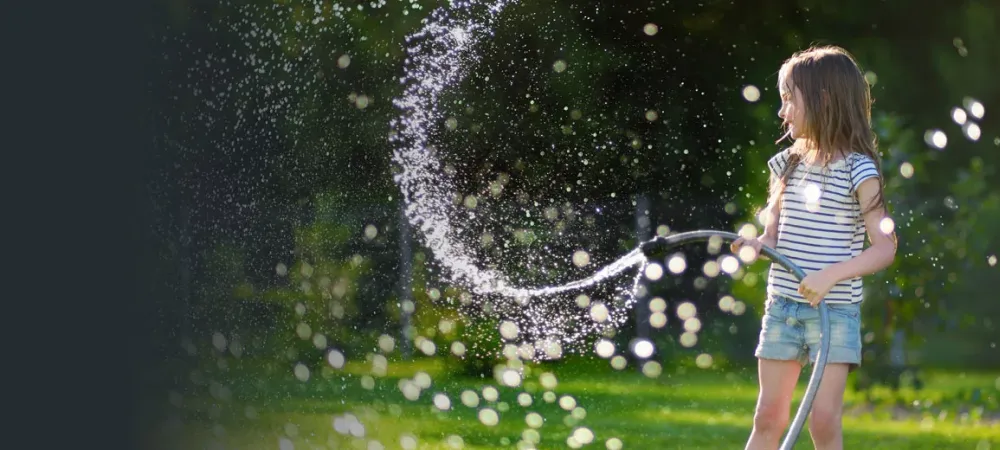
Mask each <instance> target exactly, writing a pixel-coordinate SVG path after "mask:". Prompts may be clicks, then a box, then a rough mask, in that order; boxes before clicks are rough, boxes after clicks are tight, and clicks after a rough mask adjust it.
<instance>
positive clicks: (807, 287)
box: [799, 270, 837, 307]
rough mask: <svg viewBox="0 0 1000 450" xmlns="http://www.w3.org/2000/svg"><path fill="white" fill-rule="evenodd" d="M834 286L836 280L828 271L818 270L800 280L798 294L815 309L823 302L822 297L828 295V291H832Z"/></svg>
mask: <svg viewBox="0 0 1000 450" xmlns="http://www.w3.org/2000/svg"><path fill="white" fill-rule="evenodd" d="M835 284H837V280H836V279H835V278H834V277H832V276H831V274H830V273H829V272H828V271H826V270H820V271H817V272H813V273H810V274H809V275H806V277H805V278H803V279H802V282H800V283H799V294H801V295H802V296H803V297H805V299H806V300H809V304H810V305H812V306H813V307H816V305H819V302H820V301H821V300H823V297H826V294H828V293H830V289H833V285H835Z"/></svg>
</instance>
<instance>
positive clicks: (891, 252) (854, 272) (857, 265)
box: [799, 178, 896, 306]
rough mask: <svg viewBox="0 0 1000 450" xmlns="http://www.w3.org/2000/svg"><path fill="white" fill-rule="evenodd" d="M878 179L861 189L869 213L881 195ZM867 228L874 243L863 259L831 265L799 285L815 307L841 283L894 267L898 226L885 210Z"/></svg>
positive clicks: (874, 213) (869, 217) (868, 218)
mask: <svg viewBox="0 0 1000 450" xmlns="http://www.w3.org/2000/svg"><path fill="white" fill-rule="evenodd" d="M878 183H879V181H878V178H869V179H867V180H865V181H862V182H861V185H859V186H858V189H857V192H858V200H859V201H860V203H861V205H862V208H861V210H862V211H864V210H867V209H868V205H871V204H872V201H874V200H875V196H876V195H877V194H878V187H879V186H878ZM864 219H865V228H867V230H868V239H869V240H870V241H871V246H869V247H868V248H867V249H865V251H863V252H861V254H860V255H858V256H856V257H854V258H851V259H848V260H846V261H841V262H839V263H836V264H831V265H829V266H827V267H826V268H825V269H823V270H820V271H818V272H813V273H810V274H809V275H806V277H805V278H803V279H802V282H800V283H799V294H802V296H803V297H805V298H806V299H807V300H809V303H810V304H812V305H813V306H816V305H817V304H819V302H820V300H822V299H823V297H825V296H826V294H827V293H829V292H830V289H833V286H834V285H836V284H837V283H839V282H841V281H844V280H849V279H851V278H855V277H862V276H865V275H871V274H873V273H875V272H878V271H880V270H882V269H885V268H886V267H889V265H891V264H892V262H893V260H895V259H896V235H895V233H894V232H893V230H894V228H895V224H894V223H893V222H892V219H891V218H889V215H888V214H886V211H885V208H881V207H880V208H874V209H872V210H871V211H868V212H867V213H865V215H864Z"/></svg>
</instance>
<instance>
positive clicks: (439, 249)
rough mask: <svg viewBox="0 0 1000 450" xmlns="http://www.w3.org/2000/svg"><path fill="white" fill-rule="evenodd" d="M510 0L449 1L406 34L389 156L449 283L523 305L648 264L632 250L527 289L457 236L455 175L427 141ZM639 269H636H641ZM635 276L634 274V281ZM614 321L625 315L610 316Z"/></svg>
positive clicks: (411, 216)
mask: <svg viewBox="0 0 1000 450" xmlns="http://www.w3.org/2000/svg"><path fill="white" fill-rule="evenodd" d="M512 3H513V2H511V1H508V0H500V1H495V2H492V3H489V4H486V5H483V4H482V3H481V2H478V1H462V2H458V1H456V2H452V3H451V8H450V9H446V8H439V9H438V10H436V11H435V12H434V13H433V14H432V15H431V17H430V18H429V19H428V20H427V23H426V25H425V26H424V28H423V29H421V30H420V31H418V32H417V33H415V34H413V35H411V36H409V37H408V39H407V43H408V45H409V54H410V55H411V56H410V58H409V59H408V60H407V64H406V67H405V74H406V75H405V76H404V77H403V79H402V82H403V83H404V84H406V88H405V91H404V93H403V95H402V96H401V97H400V98H398V99H396V100H395V105H396V106H397V108H399V109H400V110H401V112H402V114H401V117H399V118H398V119H397V120H395V121H393V123H392V126H393V129H394V135H393V136H392V137H391V140H392V141H393V142H394V144H395V149H394V153H393V161H394V162H395V163H396V164H398V165H399V166H400V167H401V171H400V172H399V173H398V174H396V176H395V181H396V183H397V184H398V186H399V188H400V190H401V191H402V193H403V196H404V200H405V202H406V205H407V206H406V215H407V218H408V220H409V221H410V222H411V223H412V224H413V226H415V227H417V228H418V229H419V231H420V235H421V238H422V239H423V243H424V245H426V246H427V247H428V248H429V249H430V250H431V251H432V252H433V254H434V255H435V256H436V258H437V260H438V261H439V262H440V264H442V266H443V267H444V269H445V274H446V276H447V277H448V278H450V280H449V281H451V282H453V283H455V284H457V285H460V286H463V287H465V288H467V289H469V290H470V291H471V292H472V293H474V294H479V295H491V294H492V295H501V296H503V297H508V298H514V299H516V300H517V303H518V304H521V305H524V304H525V303H526V302H527V300H528V299H530V298H533V297H547V296H553V295H556V294H561V293H566V292H571V291H576V290H580V289H584V288H588V287H592V286H595V285H598V284H600V283H602V282H603V281H606V280H608V279H611V278H613V277H616V276H618V275H620V274H621V273H622V272H625V271H626V270H629V269H630V268H633V267H636V266H639V267H640V268H641V267H642V266H643V265H645V263H646V259H645V257H644V255H643V254H642V253H641V252H640V251H639V249H635V250H633V251H631V252H629V253H628V254H626V255H625V256H622V257H621V258H619V259H618V260H616V261H614V262H612V263H610V264H608V265H606V266H605V267H603V268H601V269H599V270H598V271H596V272H595V273H594V274H593V275H591V276H590V277H587V278H584V279H580V280H576V281H573V282H569V283H565V284H561V285H558V286H545V287H535V288H526V287H519V286H515V285H514V284H512V283H511V282H510V280H509V279H508V278H507V277H506V276H504V274H503V273H501V272H499V271H496V270H491V269H487V268H483V267H480V266H479V265H478V264H477V261H476V259H475V258H474V257H473V256H472V251H471V249H470V248H469V247H468V246H467V245H465V244H464V243H463V241H462V239H461V238H460V237H459V236H458V234H457V233H458V230H457V229H456V227H455V226H454V225H453V223H452V220H451V219H450V217H453V216H454V215H455V211H454V208H455V206H453V203H452V201H451V199H452V198H454V193H455V192H456V189H455V187H454V182H453V180H452V179H451V178H450V177H449V176H448V174H447V173H446V171H444V170H442V167H441V162H440V160H439V159H438V156H437V155H436V150H435V148H434V145H433V144H432V142H431V136H433V135H434V132H433V130H435V129H436V127H437V126H438V125H437V124H440V123H441V122H442V119H443V113H442V111H441V109H440V107H439V104H438V100H439V99H440V97H441V96H442V94H443V93H444V92H446V91H447V90H448V89H449V87H451V86H455V85H456V84H458V83H459V82H460V81H461V80H462V79H463V78H464V77H465V76H466V75H467V74H468V70H469V67H470V66H473V65H474V64H475V63H477V62H478V60H479V56H478V55H477V54H476V52H475V48H476V45H477V43H478V42H479V41H480V40H481V39H482V38H483V37H484V36H490V35H491V33H492V32H491V30H492V29H493V26H492V25H493V23H494V22H495V21H496V20H497V17H498V15H499V14H500V13H501V11H503V9H504V8H505V7H507V6H509V5H510V4H512ZM478 6H485V8H484V9H485V11H484V13H483V14H472V13H471V10H472V9H473V8H474V7H478ZM641 273H642V270H639V274H641ZM638 281H639V275H637V276H636V278H635V282H636V283H637V282H638ZM632 291H634V286H633V289H632V290H631V291H628V290H626V291H624V292H622V293H623V294H625V295H624V296H625V297H627V298H626V299H625V303H626V304H630V303H631V302H632V298H631V297H632V295H631V292H632ZM611 319H612V320H611V321H612V322H615V321H620V320H622V319H623V317H613V318H611Z"/></svg>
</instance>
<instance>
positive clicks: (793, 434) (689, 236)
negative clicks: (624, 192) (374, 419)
mask: <svg viewBox="0 0 1000 450" xmlns="http://www.w3.org/2000/svg"><path fill="white" fill-rule="evenodd" d="M713 237H718V238H721V239H723V240H725V241H729V242H732V241H735V240H736V239H739V238H740V236H739V235H738V234H736V233H730V232H725V231H714V230H698V231H689V232H685V233H678V234H672V235H669V236H657V237H655V238H653V239H650V240H648V241H646V242H643V243H642V245H640V247H639V248H640V249H641V250H642V253H643V254H644V255H646V257H647V259H652V258H655V257H657V256H658V255H663V254H665V253H666V252H667V251H668V250H669V249H671V248H673V247H677V246H680V245H683V244H690V243H692V242H701V241H707V240H709V239H711V238H713ZM760 251H761V253H762V254H763V255H765V256H767V257H768V258H770V259H771V261H774V262H776V263H778V264H781V266H782V267H784V268H785V269H788V271H790V272H792V274H794V275H795V278H798V280H799V281H802V279H803V278H805V276H806V274H805V272H803V271H802V269H800V268H799V267H798V266H796V265H795V263H793V262H792V261H791V260H789V259H788V258H786V257H785V256H783V255H782V254H780V253H778V252H777V251H775V250H774V249H772V248H770V247H767V246H762V247H761V249H760ZM819 324H820V344H819V346H820V349H819V352H818V354H817V355H816V363H815V364H814V366H813V371H812V376H811V377H810V378H809V385H808V386H807V387H806V392H805V396H803V398H802V403H801V404H799V409H798V412H796V413H795V419H794V420H792V423H791V426H789V428H788V434H786V435H785V440H784V441H783V442H782V443H781V447H780V450H791V448H792V447H793V446H794V445H795V441H796V440H798V438H799V433H801V432H802V426H803V425H804V424H805V422H806V418H807V417H808V416H809V412H810V411H811V410H812V404H813V400H814V399H815V398H816V393H817V392H818V391H819V384H820V382H821V381H822V380H823V370H824V369H826V358H827V356H828V355H829V353H830V316H829V312H828V310H827V306H826V302H825V301H821V302H819Z"/></svg>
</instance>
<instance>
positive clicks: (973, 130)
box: [962, 122, 982, 142]
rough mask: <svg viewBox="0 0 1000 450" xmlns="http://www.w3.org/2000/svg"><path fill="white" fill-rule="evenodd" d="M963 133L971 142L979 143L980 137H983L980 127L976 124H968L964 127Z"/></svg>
mask: <svg viewBox="0 0 1000 450" xmlns="http://www.w3.org/2000/svg"><path fill="white" fill-rule="evenodd" d="M962 133H964V134H965V137H967V138H969V140H970V141H973V142H975V141H978V140H979V137H980V136H981V135H982V131H981V130H980V129H979V125H977V124H976V123H975V122H968V123H966V124H965V125H963V126H962Z"/></svg>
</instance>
